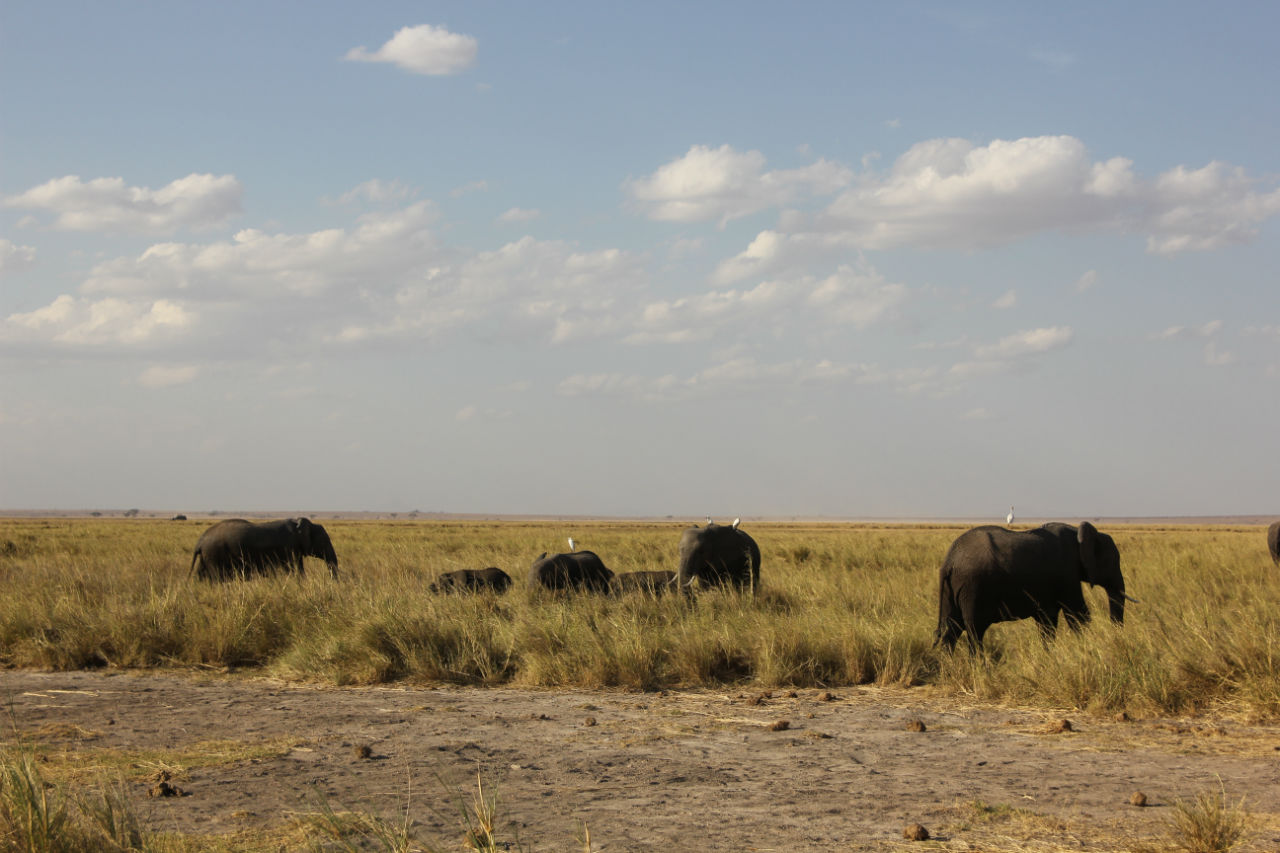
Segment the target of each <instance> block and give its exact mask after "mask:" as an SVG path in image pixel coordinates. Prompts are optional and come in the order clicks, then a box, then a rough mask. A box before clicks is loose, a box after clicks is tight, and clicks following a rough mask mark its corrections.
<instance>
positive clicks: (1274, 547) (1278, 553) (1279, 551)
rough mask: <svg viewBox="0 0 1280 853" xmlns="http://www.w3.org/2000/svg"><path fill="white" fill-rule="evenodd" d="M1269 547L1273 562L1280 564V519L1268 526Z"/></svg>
mask: <svg viewBox="0 0 1280 853" xmlns="http://www.w3.org/2000/svg"><path fill="white" fill-rule="evenodd" d="M1267 548H1268V549H1270V551H1271V562H1273V563H1275V564H1276V565H1277V566H1280V521H1273V522H1272V523H1271V526H1270V527H1268V528H1267Z"/></svg>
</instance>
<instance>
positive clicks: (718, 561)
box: [676, 520, 760, 593]
mask: <svg viewBox="0 0 1280 853" xmlns="http://www.w3.org/2000/svg"><path fill="white" fill-rule="evenodd" d="M695 578H696V579H697V580H698V583H699V584H708V585H711V586H735V587H737V588H739V589H750V590H751V591H752V592H753V593H754V592H755V591H756V590H758V589H759V587H760V547H759V546H758V545H756V541H755V540H754V539H752V538H751V537H750V536H748V535H747V533H746V532H745V531H743V530H740V529H738V522H737V520H735V521H734V522H733V524H731V525H724V524H716V523H715V522H713V521H708V522H707V526H706V527H698V526H697V525H696V524H695V525H694V526H693V527H690V528H689V529H687V530H685V532H684V533H683V535H681V537H680V567H679V571H677V572H676V581H677V583H678V585H679V586H680V588H681V589H682V590H684V591H686V592H688V591H689V590H690V589H691V588H692V585H693V581H694V579H695Z"/></svg>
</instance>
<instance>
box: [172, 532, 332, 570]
mask: <svg viewBox="0 0 1280 853" xmlns="http://www.w3.org/2000/svg"><path fill="white" fill-rule="evenodd" d="M304 557H316V558H318V559H321V560H324V562H325V565H326V566H328V568H329V572H330V573H331V574H332V575H333V576H334V577H335V578H336V577H337V576H338V555H337V554H336V553H335V552H334V550H333V542H331V541H330V540H329V534H328V533H326V532H325V529H324V528H323V527H321V526H320V525H319V524H316V523H315V522H313V521H311V519H309V518H286V519H283V520H281V521H265V522H262V523H254V522H252V521H246V520H245V519H243V518H229V519H227V520H226V521H220V522H218V523H217V524H215V525H213V526H212V527H210V528H209V529H207V530H206V531H205V532H204V533H201V534H200V539H199V540H197V542H196V547H195V550H194V551H193V552H192V554H191V571H192V573H193V574H194V575H195V576H196V577H197V578H200V579H201V580H213V581H225V580H232V579H234V578H247V577H250V576H252V575H266V574H272V573H274V572H277V571H285V572H297V573H298V574H302V573H303V566H302V560H303V558H304Z"/></svg>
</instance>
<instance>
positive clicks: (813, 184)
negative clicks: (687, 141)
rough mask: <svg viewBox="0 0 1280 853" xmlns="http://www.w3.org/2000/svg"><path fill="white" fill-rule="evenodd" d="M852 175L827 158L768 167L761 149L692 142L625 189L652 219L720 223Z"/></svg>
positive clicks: (823, 191)
mask: <svg viewBox="0 0 1280 853" xmlns="http://www.w3.org/2000/svg"><path fill="white" fill-rule="evenodd" d="M851 178H852V173H851V172H850V171H849V170H848V169H847V168H845V167H844V166H841V165H839V164H837V163H832V162H829V161H827V160H818V161H817V162H815V163H812V164H810V165H808V166H804V167H802V168H799V169H781V170H774V171H766V170H765V157H764V155H763V154H761V153H760V152H759V151H736V150H734V149H733V148H732V147H731V146H729V145H721V146H720V147H719V148H710V147H708V146H705V145H694V146H693V147H691V148H690V149H689V151H688V152H687V153H686V154H685V155H684V156H683V157H680V158H678V159H676V160H673V161H671V162H670V163H667V164H665V165H663V166H661V167H659V168H658V169H657V171H655V172H654V173H653V174H652V175H649V176H648V177H645V178H639V179H635V180H631V181H628V182H627V183H626V184H625V189H626V190H627V192H628V193H629V194H630V196H631V198H632V199H633V200H634V202H635V203H636V204H637V205H638V206H639V207H640V208H641V209H642V210H644V211H645V213H646V214H647V215H648V216H649V218H651V219H656V220H659V221H665V222H706V221H718V222H719V223H720V224H721V225H724V224H725V223H727V222H729V221H730V220H733V219H739V218H741V217H744V216H749V215H751V214H752V213H756V212H758V211H761V210H764V209H766V208H770V207H776V206H778V205H782V204H788V203H790V202H791V201H792V200H793V199H795V198H797V197H800V196H803V195H829V194H831V193H833V192H835V191H837V190H839V189H840V188H841V187H843V186H845V185H847V184H848V183H849V181H850V180H851Z"/></svg>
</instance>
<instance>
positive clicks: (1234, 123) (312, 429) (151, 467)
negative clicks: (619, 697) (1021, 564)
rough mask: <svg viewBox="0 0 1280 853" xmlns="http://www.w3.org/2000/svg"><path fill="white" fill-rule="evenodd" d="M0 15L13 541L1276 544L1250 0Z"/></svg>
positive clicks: (1267, 75) (1263, 133)
mask: <svg viewBox="0 0 1280 853" xmlns="http://www.w3.org/2000/svg"><path fill="white" fill-rule="evenodd" d="M369 5H371V6H372V8H364V7H361V8H358V9H357V8H356V7H353V6H350V5H349V4H337V3H271V4H250V3H225V4H181V3H172V4H142V3H137V4H123V5H119V4H113V5H104V4H92V3H84V4H7V5H6V7H5V10H4V12H3V17H2V18H0V27H2V29H0V39H2V41H0V75H3V80H4V83H5V85H4V86H3V91H2V92H0V115H2V116H3V124H2V125H0V133H2V134H3V136H2V147H0V163H3V166H2V167H0V276H2V277H0V288H2V290H0V360H2V363H3V372H2V374H0V466H2V468H0V475H2V476H0V481H2V482H0V507H2V508H94V507H103V508H107V507H117V508H119V507H134V506H137V507H154V508H163V509H184V510H192V511H204V510H212V509H217V510H221V511H228V510H237V509H241V510H272V509H279V510H301V511H318V510H381V511H408V510H411V509H419V510H423V511H449V512H478V513H551V514H561V513H563V514H604V515H646V516H647V515H667V514H672V515H676V516H681V517H683V516H690V517H695V518H696V517H702V516H704V515H707V514H712V515H717V516H725V517H733V516H738V515H741V516H792V515H828V516H839V517H937V516H972V517H984V516H990V517H993V518H995V517H1002V516H1003V515H1004V513H1005V512H1007V508H1008V506H1009V505H1010V504H1014V505H1016V506H1017V507H1018V513H1019V515H1022V516H1025V517H1062V518H1069V517H1091V516H1099V515H1139V516H1142V515H1189V514H1242V513H1249V514H1253V513H1260V514H1264V513H1280V498H1278V497H1277V492H1276V481H1275V477H1276V470H1277V468H1276V465H1275V464H1274V462H1273V459H1274V452H1275V446H1276V440H1275V436H1276V424H1277V423H1280V402H1277V399H1278V398H1280V395H1278V394H1277V390H1280V282H1278V281H1277V275H1276V272H1275V271H1276V270H1277V269H1278V268H1280V264H1278V263H1277V261H1280V257H1278V254H1280V251H1278V249H1277V240H1276V237H1277V216H1278V215H1280V180H1278V179H1280V160H1278V159H1277V156H1278V155H1277V152H1280V132H1278V131H1280V111H1277V109H1276V107H1275V103H1276V98H1275V93H1276V91H1278V90H1280V85H1278V84H1280V63H1277V62H1276V61H1275V59H1274V35H1275V33H1276V32H1278V31H1280V8H1278V7H1275V6H1274V5H1273V4H1267V3H1228V4H1220V5H1218V6H1213V7H1210V6H1206V5H1204V4H1175V3H1163V2H1162V3H1127V4H1101V3H1099V4H1090V3H1084V4H1076V5H1073V6H1071V7H1055V8H1053V9H1047V8H1042V7H1041V4H1023V3H1007V4H1003V3H988V4H966V5H961V4H951V3H925V2H918V3H911V2H908V3H901V4H847V3H839V4H836V3H833V4H785V5H784V4H778V5H772V4H743V3H699V4H684V3H682V4H674V3H672V4H664V3H648V4H602V3H582V4H570V3H549V4H496V3H456V4H451V3H431V4H421V3H380V4H369Z"/></svg>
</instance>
